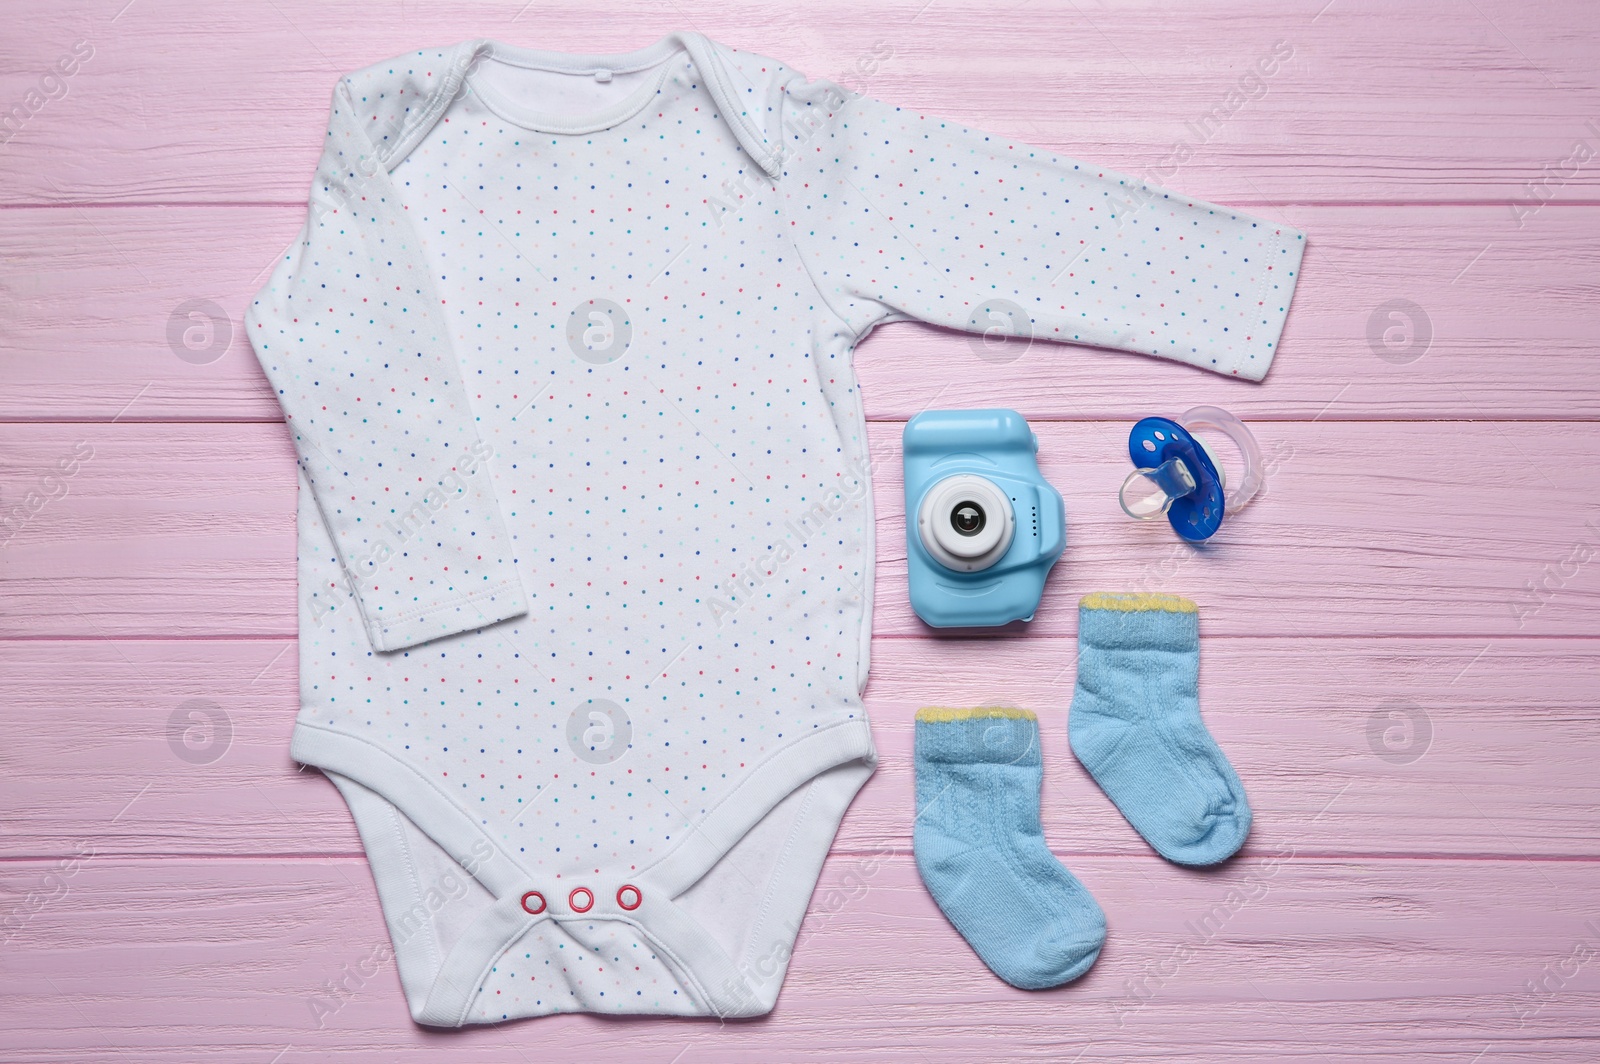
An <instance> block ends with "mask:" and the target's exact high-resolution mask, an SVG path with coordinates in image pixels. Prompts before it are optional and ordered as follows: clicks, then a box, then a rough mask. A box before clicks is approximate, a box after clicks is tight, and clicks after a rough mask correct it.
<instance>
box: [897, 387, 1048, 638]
mask: <svg viewBox="0 0 1600 1064" xmlns="http://www.w3.org/2000/svg"><path fill="white" fill-rule="evenodd" d="M904 444H905V462H906V564H907V567H908V569H909V571H910V572H909V575H910V581H911V608H912V609H914V610H916V611H917V616H918V617H921V618H922V619H923V620H924V621H926V622H927V623H928V624H931V625H933V626H934V627H936V628H969V627H970V628H978V627H989V626H993V625H1000V624H1007V623H1009V622H1011V621H1016V620H1023V621H1031V620H1033V613H1034V610H1036V609H1038V608H1039V597H1040V596H1041V595H1042V594H1044V581H1045V577H1046V576H1048V575H1049V573H1050V567H1051V566H1052V565H1054V564H1055V563H1056V559H1058V558H1060V557H1061V551H1062V548H1064V547H1065V546H1066V538H1067V517H1066V508H1065V507H1064V506H1063V505H1062V503H1061V495H1060V494H1059V493H1058V492H1057V491H1056V489H1055V488H1053V487H1051V486H1050V484H1049V482H1048V481H1046V480H1045V479H1044V477H1042V476H1040V475H1039V463H1038V462H1037V461H1036V460H1035V459H1034V455H1035V453H1037V452H1038V450H1039V439H1038V437H1037V436H1035V435H1034V434H1033V431H1032V430H1031V429H1029V428H1028V423H1027V422H1026V421H1024V420H1023V418H1022V415H1021V414H1019V413H1017V412H1016V411H1015V410H927V411H924V412H922V413H920V414H918V415H917V416H916V417H914V418H912V419H911V420H910V421H909V422H907V424H906V430H905V435H904Z"/></svg>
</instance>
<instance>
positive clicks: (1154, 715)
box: [1067, 594, 1250, 865]
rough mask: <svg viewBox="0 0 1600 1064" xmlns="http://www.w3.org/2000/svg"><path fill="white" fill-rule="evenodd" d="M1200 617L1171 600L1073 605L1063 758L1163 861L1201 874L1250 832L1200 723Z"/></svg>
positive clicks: (1243, 806)
mask: <svg viewBox="0 0 1600 1064" xmlns="http://www.w3.org/2000/svg"><path fill="white" fill-rule="evenodd" d="M1199 676H1200V616H1199V612H1198V610H1197V608H1196V606H1195V604H1194V603H1193V602H1191V601H1189V600H1188V599H1186V598H1179V597H1177V596H1176V595H1149V594H1139V595H1107V594H1096V595H1087V596H1085V597H1084V598H1083V600H1082V601H1080V602H1079V603H1078V685H1077V689H1076V691H1075V692H1074V693H1073V696H1072V713H1071V716H1070V717H1069V719H1068V721H1067V732H1068V734H1069V735H1070V736H1071V738H1072V752H1073V753H1074V754H1077V755H1078V760H1079V761H1081V762H1083V767H1084V768H1086V769H1088V770H1089V774H1090V775H1092V776H1093V777H1094V779H1095V782H1096V783H1098V784H1099V785H1100V789H1101V790H1103V791H1105V792H1106V796H1107V797H1109V798H1110V799H1111V800H1112V801H1113V802H1115V803H1116V806H1117V808H1118V809H1120V810H1122V815H1123V816H1125V817H1127V818H1128V823H1130V824H1132V825H1133V827H1134V830H1135V831H1137V832H1138V833H1139V834H1141V835H1143V836H1144V837H1145V841H1146V842H1148V843H1149V844H1150V845H1151V846H1154V847H1155V849H1156V852H1157V853H1159V854H1160V855H1161V856H1163V857H1165V858H1166V859H1167V860H1169V861H1176V862H1177V863H1178V864H1186V865H1210V864H1216V863H1217V862H1218V861H1222V860H1226V859H1227V858H1229V857H1232V856H1233V855H1234V853H1236V852H1237V851H1238V849H1239V847H1240V846H1241V845H1243V844H1244V838H1245V836H1246V835H1248V834H1249V833H1250V804H1249V802H1248V801H1246V799H1245V795H1244V785H1243V784H1242V783H1240V782H1239V776H1238V774H1237V773H1235V772H1234V771H1233V766H1232V765H1230V764H1229V763H1228V759H1227V758H1226V757H1224V756H1223V754H1222V751H1221V750H1219V749H1218V748H1217V744H1216V741H1215V740H1213V739H1212V738H1211V733H1210V732H1208V731H1206V726H1205V725H1204V724H1203V723H1201V721H1200V694H1199V687H1198V685H1199Z"/></svg>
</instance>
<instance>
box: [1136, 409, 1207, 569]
mask: <svg viewBox="0 0 1600 1064" xmlns="http://www.w3.org/2000/svg"><path fill="white" fill-rule="evenodd" d="M1128 457H1129V458H1131V459H1132V460H1133V465H1134V470H1133V472H1132V473H1130V474H1129V475H1128V479H1127V480H1125V481H1123V483H1122V492H1121V502H1122V509H1123V510H1124V511H1126V512H1127V514H1128V516H1129V517H1136V518H1138V519H1139V520H1141V521H1148V520H1150V519H1152V518H1155V517H1159V516H1161V515H1162V514H1166V515H1167V520H1168V521H1169V522H1170V523H1171V524H1172V530H1173V531H1174V532H1176V533H1177V534H1178V535H1179V536H1181V537H1183V538H1184V539H1186V540H1189V541H1190V542H1191V543H1198V542H1200V541H1201V540H1206V539H1210V538H1211V536H1212V535H1214V534H1215V533H1216V531H1217V529H1218V528H1219V527H1221V525H1222V516H1223V513H1224V512H1225V510H1226V506H1227V500H1226V485H1225V483H1224V481H1223V475H1222V472H1221V471H1220V469H1219V468H1218V467H1217V463H1216V460H1215V459H1214V458H1213V457H1212V456H1211V453H1210V452H1209V451H1208V450H1207V448H1206V445H1205V444H1204V443H1202V442H1201V441H1200V440H1198V439H1196V438H1195V437H1194V436H1192V435H1190V434H1189V430H1188V429H1186V428H1184V427H1183V426H1182V425H1180V424H1178V423H1177V422H1176V421H1173V420H1171V419H1170V418H1164V417H1147V418H1145V419H1144V420H1143V421H1140V422H1139V423H1138V424H1136V425H1134V426H1133V431H1132V432H1130V433H1129V434H1128Z"/></svg>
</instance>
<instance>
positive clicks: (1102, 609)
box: [1078, 592, 1200, 650]
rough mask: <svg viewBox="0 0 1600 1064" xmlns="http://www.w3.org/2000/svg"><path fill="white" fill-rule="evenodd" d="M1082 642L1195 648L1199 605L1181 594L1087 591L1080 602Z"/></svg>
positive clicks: (1108, 647) (1104, 646) (1113, 646)
mask: <svg viewBox="0 0 1600 1064" xmlns="http://www.w3.org/2000/svg"><path fill="white" fill-rule="evenodd" d="M1078 642H1079V643H1080V644H1083V645H1087V646H1092V647H1098V648H1101V649H1104V650H1133V649H1153V650H1194V649H1196V648H1197V647H1199V645H1200V613H1199V607H1198V606H1196V605H1195V604H1194V602H1193V601H1192V600H1190V599H1186V598H1180V597H1179V596H1177V595H1155V594H1126V595H1119V594H1110V593H1107V592H1096V593H1095V594H1092V595H1085V596H1084V597H1083V598H1082V599H1081V600H1079V602H1078Z"/></svg>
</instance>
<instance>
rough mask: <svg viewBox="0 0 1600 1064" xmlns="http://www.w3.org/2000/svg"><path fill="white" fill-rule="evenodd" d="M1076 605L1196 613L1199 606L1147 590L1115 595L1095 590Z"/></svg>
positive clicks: (1173, 596) (1187, 600)
mask: <svg viewBox="0 0 1600 1064" xmlns="http://www.w3.org/2000/svg"><path fill="white" fill-rule="evenodd" d="M1078 605H1079V606H1081V607H1082V608H1084V609H1086V610H1125V611H1128V612H1133V611H1136V610H1164V611H1166V612H1167V613H1197V612H1198V611H1199V607H1198V606H1196V605H1195V604H1194V602H1193V601H1191V600H1189V599H1186V598H1180V597H1179V596H1177V595H1158V594H1152V593H1148V592H1140V593H1138V594H1127V595H1116V594H1111V593H1109V592H1106V591H1097V592H1095V593H1094V594H1092V595H1085V596H1083V598H1081V599H1079V600H1078Z"/></svg>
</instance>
